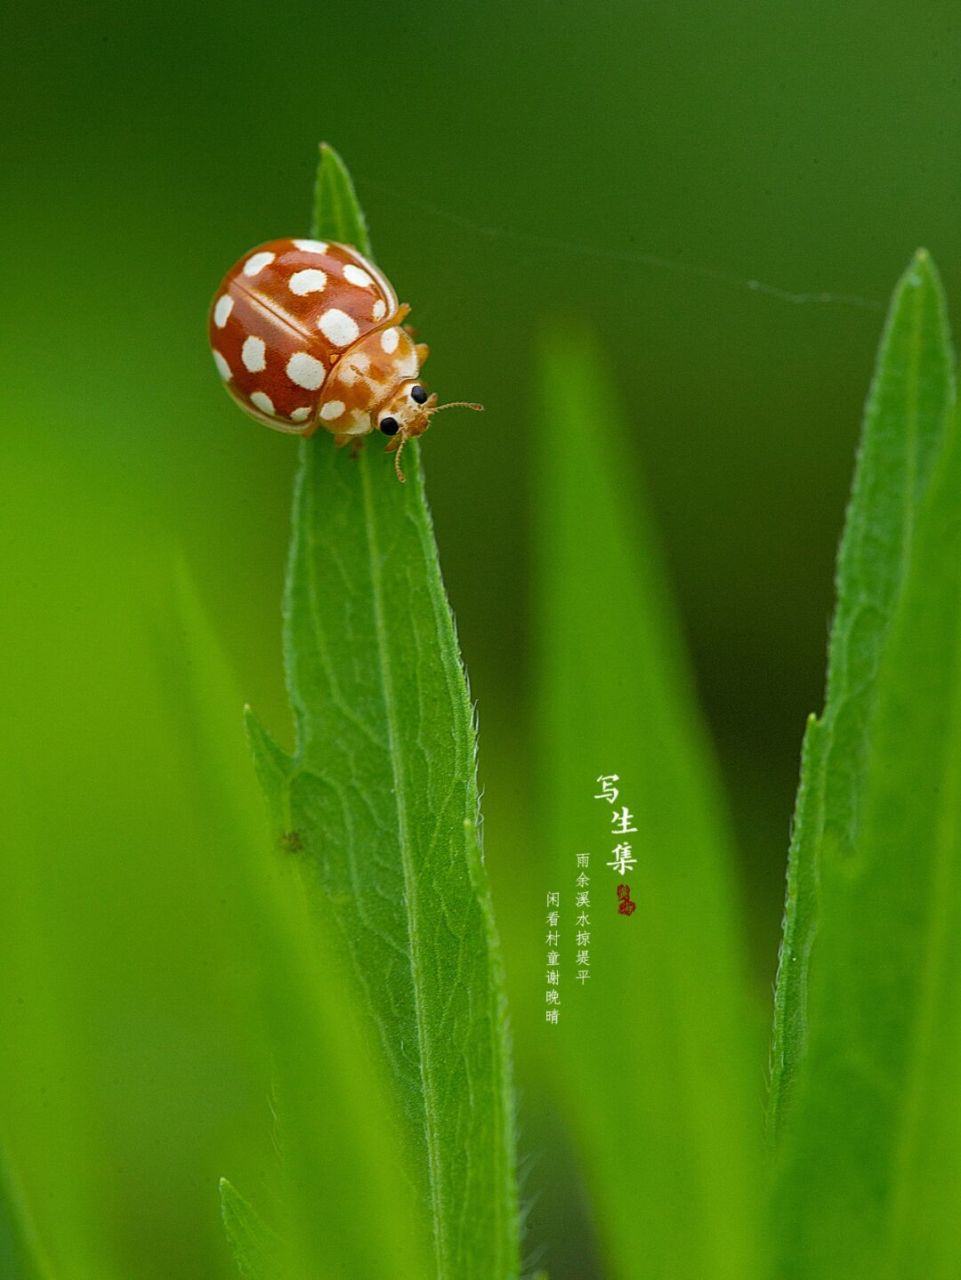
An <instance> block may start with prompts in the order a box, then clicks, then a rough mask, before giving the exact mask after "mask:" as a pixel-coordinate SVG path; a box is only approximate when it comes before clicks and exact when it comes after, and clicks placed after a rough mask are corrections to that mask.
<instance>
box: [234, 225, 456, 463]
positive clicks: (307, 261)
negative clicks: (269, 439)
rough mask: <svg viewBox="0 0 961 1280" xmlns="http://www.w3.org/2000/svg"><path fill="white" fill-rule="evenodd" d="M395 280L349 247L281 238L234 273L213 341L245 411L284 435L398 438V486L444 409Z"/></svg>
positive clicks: (393, 447) (356, 441) (339, 440)
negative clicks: (413, 442)
mask: <svg viewBox="0 0 961 1280" xmlns="http://www.w3.org/2000/svg"><path fill="white" fill-rule="evenodd" d="M409 311H410V308H409V307H408V306H407V305H406V304H402V305H398V303H397V295H396V294H395V293H394V290H393V288H392V287H391V285H390V282H389V281H388V280H387V279H386V278H385V276H384V275H383V274H382V272H380V271H379V270H378V269H377V267H375V266H374V264H373V263H372V262H369V261H368V260H367V259H366V258H364V257H363V256H362V255H361V254H360V253H358V252H357V250H356V249H354V248H351V246H350V245H345V244H334V243H333V242H332V241H331V242H328V241H323V240H271V241H270V242H269V243H268V244H263V245H260V246H259V247H258V248H256V249H252V250H251V251H250V252H249V253H246V254H244V256H243V257H242V258H241V259H240V261H239V262H237V263H236V264H235V265H234V266H233V267H231V269H230V270H229V271H228V272H227V274H226V276H224V279H223V282H222V284H221V286H220V288H219V289H218V290H217V293H216V295H215V296H214V300H213V303H212V304H211V307H210V345H211V348H212V350H213V355H214V362H215V363H216V365H217V369H218V371H219V372H220V376H221V378H223V380H224V385H225V386H226V388H227V390H228V391H229V392H230V394H231V396H232V397H233V398H234V400H236V402H237V403H238V404H239V405H240V407H241V408H242V409H244V410H245V411H246V412H247V413H249V414H250V415H251V416H252V417H254V418H256V419H257V421H258V422H262V423H264V424H265V425H266V426H268V427H273V428H274V429H275V430H276V431H286V432H288V433H290V434H291V435H299V436H309V435H313V433H314V432H315V431H316V430H317V429H318V427H324V428H325V429H326V430H327V431H330V432H331V433H332V434H333V436H334V440H335V442H336V444H338V445H345V444H348V443H352V444H353V446H354V449H355V450H356V449H358V448H360V447H361V446H362V445H363V437H364V436H366V435H368V434H369V433H370V432H371V431H375V430H376V431H380V432H382V433H383V434H384V435H385V436H389V437H390V443H389V444H388V445H387V452H388V453H393V454H394V465H395V468H396V471H397V475H398V478H399V479H400V480H403V479H404V473H403V472H402V471H401V469H400V454H401V450H402V449H403V447H404V444H405V443H406V442H407V441H408V440H410V439H412V438H414V437H415V436H419V435H423V433H424V432H425V431H426V430H427V428H428V426H429V425H430V419H431V416H432V415H433V414H435V413H439V412H440V410H441V409H450V408H454V407H455V405H462V406H463V407H465V408H468V409H479V408H480V407H481V406H480V405H477V404H468V403H467V402H466V401H455V402H452V403H451V404H442V405H439V404H438V403H437V397H436V396H435V395H429V394H428V393H427V390H426V388H425V387H424V386H423V385H422V384H421V382H420V380H419V379H420V370H421V366H422V365H423V363H424V361H425V360H426V359H427V351H428V349H427V345H426V344H425V343H423V342H417V343H415V342H414V340H413V338H412V337H411V334H410V332H409V330H408V328H407V326H406V325H405V324H404V319H405V317H406V316H407V313H408V312H409Z"/></svg>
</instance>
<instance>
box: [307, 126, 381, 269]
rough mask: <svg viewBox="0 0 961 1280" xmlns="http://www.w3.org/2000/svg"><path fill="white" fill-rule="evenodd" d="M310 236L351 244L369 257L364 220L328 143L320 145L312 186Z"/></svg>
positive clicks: (350, 183) (341, 164) (349, 182)
mask: <svg viewBox="0 0 961 1280" xmlns="http://www.w3.org/2000/svg"><path fill="white" fill-rule="evenodd" d="M313 227H314V231H313V234H314V235H315V236H317V237H318V238H323V239H329V240H336V241H337V242H338V243H340V244H352V245H353V246H354V248H356V249H359V250H360V251H361V253H363V254H364V255H365V256H367V257H370V256H371V247H370V235H369V233H368V231H367V219H366V218H365V217H364V214H363V212H362V210H361V207H360V204H359V203H358V200H357V195H356V193H355V191H354V184H353V181H352V180H351V176H350V174H349V173H348V172H347V167H346V165H345V164H344V162H343V160H341V158H340V156H339V155H338V154H337V152H336V151H335V150H334V148H333V147H332V146H330V144H329V143H326V142H322V143H321V144H320V162H319V163H318V165H317V177H316V181H315V183H314V216H313Z"/></svg>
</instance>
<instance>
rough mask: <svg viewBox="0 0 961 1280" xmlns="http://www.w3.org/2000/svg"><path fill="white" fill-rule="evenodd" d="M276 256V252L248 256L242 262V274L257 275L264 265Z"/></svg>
mask: <svg viewBox="0 0 961 1280" xmlns="http://www.w3.org/2000/svg"><path fill="white" fill-rule="evenodd" d="M276 257H277V255H276V253H255V254H254V256H253V257H252V258H248V259H247V261H246V262H245V263H244V275H245V276H256V275H259V274H260V272H261V271H263V269H264V267H267V266H269V265H270V264H271V263H272V262H273V260H274V258H276Z"/></svg>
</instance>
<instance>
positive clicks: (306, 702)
mask: <svg viewBox="0 0 961 1280" xmlns="http://www.w3.org/2000/svg"><path fill="white" fill-rule="evenodd" d="M317 192H318V205H317V208H316V210H315V221H314V227H313V232H312V234H314V235H315V236H319V237H323V238H329V239H337V240H348V241H350V240H354V241H357V240H358V239H359V238H361V237H362V236H363V219H362V217H361V215H360V212H359V210H358V209H357V207H356V203H355V201H354V198H353V193H352V188H351V187H350V183H349V179H348V178H347V176H346V173H345V171H344V169H343V165H342V163H341V162H340V160H339V159H338V158H337V157H336V155H335V154H334V153H333V152H332V151H331V150H330V149H329V148H325V149H323V150H322V154H321V164H320V172H319V176H318V181H317ZM360 247H361V248H362V249H366V248H368V246H367V242H366V238H365V236H364V238H363V239H362V241H361V244H360ZM411 454H412V455H413V457H410V455H411ZM407 456H408V457H410V467H409V468H408V476H409V483H407V484H406V485H400V484H398V483H397V480H396V477H395V476H394V472H393V468H392V467H391V466H390V465H389V463H387V462H386V461H385V459H384V457H383V456H382V454H381V453H380V452H379V451H375V450H373V449H370V448H368V449H365V450H364V451H363V452H362V453H361V454H360V455H359V457H358V458H356V459H354V458H351V457H350V456H348V455H347V454H346V453H345V452H344V451H342V450H337V449H335V448H334V447H333V444H332V441H331V440H330V439H329V437H328V436H327V435H326V433H324V432H319V433H318V435H317V436H316V437H314V438H313V439H310V440H306V441H303V442H302V443H301V457H300V470H299V474H298V478H297V484H296V492H295V499H294V512H293V539H292V545H291V554H290V562H289V566H288V573H287V583H286V594H285V606H284V655H285V665H286V670H287V681H288V689H289V693H290V699H291V704H292V707H293V711H294V719H295V724H296V731H297V743H296V749H295V752H294V755H293V757H292V758H291V759H289V760H287V759H285V758H284V757H283V755H282V753H280V752H279V751H278V749H277V748H276V747H274V746H273V745H272V744H271V743H270V742H269V740H268V739H267V738H266V736H265V735H263V734H262V732H261V731H259V729H258V728H257V727H253V726H252V732H251V736H252V741H253V743H254V750H255V759H256V761H257V765H258V772H259V773H260V776H261V778H262V779H263V780H265V781H266V784H267V786H266V789H267V792H268V798H269V804H270V809H271V813H272V821H273V823H274V834H275V837H276V838H277V840H279V841H281V842H282V841H284V840H285V839H286V840H287V842H288V844H289V843H290V841H291V839H293V841H294V843H295V846H296V850H297V854H298V859H299V861H300V864H301V866H302V867H303V868H304V870H305V882H306V884H307V886H308V890H309V895H310V898H311V901H312V904H313V907H314V909H315V911H316V914H317V918H318V922H319V927H320V928H321V930H322V931H323V932H324V933H325V935H331V934H332V935H334V936H336V938H337V939H338V940H339V946H340V950H341V953H342V955H343V956H344V958H345V962H346V964H347V965H348V966H349V968H350V970H351V971H352V973H353V975H354V978H355V980H356V984H357V992H358V1001H359V1004H360V1005H361V1007H362V1009H363V1011H364V1012H365V1013H366V1015H367V1018H368V1020H369V1026H370V1031H371V1039H372V1041H373V1042H375V1043H376V1044H377V1045H379V1047H380V1051H381V1052H382V1053H383V1055H384V1057H385V1059H386V1061H387V1062H388V1064H389V1068H390V1074H391V1078H392V1080H393V1082H394V1085H395V1087H396V1090H397V1093H398V1096H399V1099H400V1115H401V1117H402V1120H403V1123H405V1125H406V1126H407V1132H408V1135H409V1141H410V1143H411V1147H412V1150H413V1151H414V1152H415V1155H416V1159H417V1162H418V1167H419V1170H420V1175H421V1192H422V1196H423V1200H424V1203H425V1205H426V1206H427V1207H428V1210H429V1214H430V1218H431V1221H432V1225H433V1233H434V1252H435V1266H436V1273H437V1275H438V1276H440V1277H455V1276H456V1277H458V1278H459V1280H460V1278H463V1280H469V1277H475V1276H476V1277H482V1278H483V1280H490V1278H491V1277H494V1276H496V1277H498V1280H501V1278H502V1277H504V1278H507V1277H511V1276H513V1275H515V1274H516V1271H517V1248H518V1242H517V1231H518V1228H517V1203H516V1187H515V1172H514V1133H513V1103H512V1094H511V1085H510V1068H509V1057H508V1047H507V1031H506V1013H505V1007H504V996H503V983H502V976H501V972H500V960H499V955H498V949H497V942H496V938H495V931H494V922H493V913H492V907H491V900H490V893H489V889H488V886H487V882H486V876H485V872H484V867H483V857H482V852H481V844H480V835H479V826H478V821H479V819H478V795H477V784H476V778H475V752H476V741H475V733H474V724H473V716H472V710H471V704H470V699H469V696H468V691H467V684H466V680H465V677H464V671H463V668H462V666H461V661H460V656H459V653H458V648H457V642H456V638H455V635H454V626H453V620H452V618H451V614H450V609H449V606H448V603H447V599H446V596H445V593H444V587H443V583H442V580H441V575H440V569H439V566H438V561H437V549H436V545H435V542H434V535H433V530H432V526H431V521H430V515H429V512H428V508H427V502H426V497H425V493H424V484H423V477H422V473H421V468H420V462H419V457H418V452H417V449H416V446H411V447H409V452H408V455H407Z"/></svg>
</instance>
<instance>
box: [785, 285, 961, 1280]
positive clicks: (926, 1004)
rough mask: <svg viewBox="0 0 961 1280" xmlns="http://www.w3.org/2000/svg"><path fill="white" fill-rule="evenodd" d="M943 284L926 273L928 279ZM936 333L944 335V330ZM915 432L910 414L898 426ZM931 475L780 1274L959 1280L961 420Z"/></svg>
mask: <svg viewBox="0 0 961 1280" xmlns="http://www.w3.org/2000/svg"><path fill="white" fill-rule="evenodd" d="M932 279H933V277H932V276H931V275H930V274H929V268H927V267H926V266H925V268H924V275H923V276H922V277H921V280H920V281H919V283H917V284H916V285H915V286H914V287H915V288H919V289H923V288H926V287H930V281H931V280H932ZM909 287H910V286H909ZM929 339H930V341H932V342H934V343H936V344H937V345H938V346H941V344H942V343H943V341H944V338H943V333H942V332H941V331H939V330H935V331H933V332H932V333H930V334H929ZM916 349H917V348H916ZM920 354H921V353H920V350H918V355H919V357H920ZM928 355H929V359H930V357H931V353H928ZM933 363H934V366H935V368H938V367H939V365H940V362H939V361H938V360H937V358H936V357H935V358H934V360H933ZM917 429H918V419H917V417H916V416H915V417H914V420H913V421H912V417H911V416H910V415H908V414H906V415H905V416H904V418H903V419H902V430H903V431H904V432H905V433H908V432H911V433H912V434H914V433H916V431H917ZM929 470H932V469H931V468H929ZM919 487H920V486H915V487H914V488H913V490H912V493H911V497H910V499H909V502H910V504H911V506H912V508H913V518H912V519H911V521H910V523H911V527H912V532H911V537H910V554H909V556H908V557H907V564H906V568H903V569H902V576H903V584H902V587H901V590H900V592H899V598H898V600H897V602H896V603H895V605H894V607H893V609H892V617H891V621H890V623H889V626H888V628H887V633H886V636H885V639H884V643H883V651H882V653H881V655H880V658H879V661H878V664H877V671H876V673H875V675H874V678H873V680H872V693H873V697H872V710H871V716H870V720H869V723H868V726H867V733H866V740H865V742H864V747H863V761H864V763H863V770H864V772H863V780H862V781H861V785H860V786H859V788H858V792H857V809H856V814H855V817H856V820H855V822H854V823H853V825H852V826H851V827H850V828H848V830H849V831H850V832H851V839H850V841H849V842H847V841H844V840H842V839H841V838H840V837H835V838H833V839H831V840H827V839H825V840H824V841H823V843H822V846H821V848H820V855H821V862H820V866H819V869H818V870H819V894H818V897H819V908H820V914H819V918H818V922H817V936H816V941H815V946H814V949H813V952H812V963H811V969H810V977H809V988H810V994H809V1010H808V1025H807V1046H806V1053H805V1056H804V1058H803V1059H802V1061H801V1063H800V1065H799V1067H798V1069H797V1078H796V1082H795V1086H794V1100H793V1103H792V1108H791V1114H790V1117H789V1123H788V1124H787V1126H786V1129H785V1133H784V1138H783V1141H782V1149H781V1153H780V1164H779V1179H778V1184H777V1188H776V1194H775V1200H774V1235H775V1238H776V1240H777V1241H778V1248H779V1254H778V1258H777V1260H776V1262H777V1265H776V1267H775V1274H776V1275H777V1276H778V1277H784V1278H786V1280H792V1278H793V1277H799V1278H800V1277H804V1280H816V1278H818V1277H828V1276H831V1277H834V1276H839V1275H843V1276H845V1277H850V1278H853V1280H859V1278H860V1277H865V1278H867V1277H872V1280H899V1278H900V1277H903V1276H923V1277H925V1280H942V1278H947V1277H949V1276H951V1277H953V1276H957V1275H958V1274H959V1272H961V1230H959V1227H958V1223H959V1221H961V421H959V419H958V417H957V414H955V416H954V417H953V419H952V420H951V425H950V432H949V435H948V436H947V438H946V440H945V442H944V445H943V450H942V454H941V456H940V457H939V459H938V460H937V462H936V465H935V466H934V468H933V470H932V475H931V479H930V481H929V486H928V492H927V494H926V495H925V496H924V498H920V499H919V496H918V490H919ZM828 782H829V783H830V779H829V780H828ZM826 790H827V794H828V795H829V796H830V794H831V792H830V785H829V786H828V787H827V788H826ZM845 813H846V810H844V809H842V815H844V814H845ZM830 816H831V814H830V813H828V814H827V815H826V821H825V826H826V827H827V825H828V822H827V819H828V818H830ZM837 825H838V826H839V827H840V828H841V829H842V830H843V826H842V825H841V824H840V823H839V824H837Z"/></svg>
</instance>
